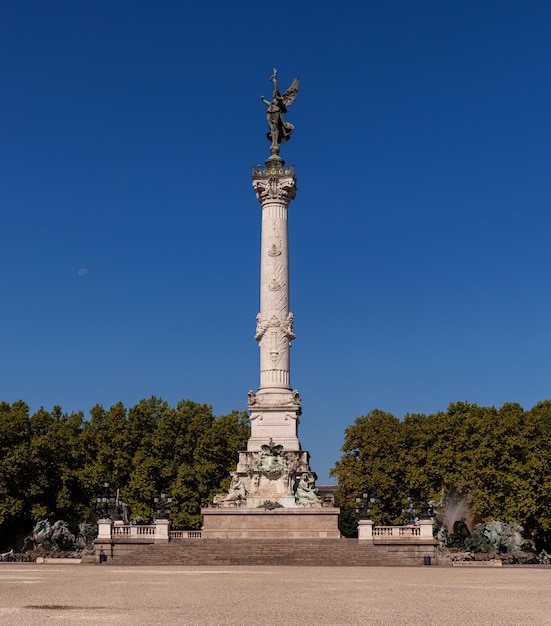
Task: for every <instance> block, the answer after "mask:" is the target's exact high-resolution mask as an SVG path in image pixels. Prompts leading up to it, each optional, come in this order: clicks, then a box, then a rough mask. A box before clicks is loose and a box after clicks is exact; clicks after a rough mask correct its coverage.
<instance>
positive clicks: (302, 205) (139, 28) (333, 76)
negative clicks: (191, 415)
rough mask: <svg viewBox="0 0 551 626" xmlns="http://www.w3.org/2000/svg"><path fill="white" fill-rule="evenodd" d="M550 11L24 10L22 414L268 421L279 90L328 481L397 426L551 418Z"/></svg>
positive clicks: (315, 427)
mask: <svg viewBox="0 0 551 626" xmlns="http://www.w3.org/2000/svg"><path fill="white" fill-rule="evenodd" d="M550 26H551V3H549V2H545V1H541V2H538V1H528V2H520V1H518V2H515V1H512V2H503V1H502V0H500V1H498V0H496V1H489V0H477V1H476V2H475V1H472V0H461V1H450V2H422V1H421V2H411V1H395V2H392V1H389V2H372V1H367V0H366V1H362V2H360V1H357V2H346V1H345V2H339V3H337V2H333V1H331V2H328V1H320V0H317V1H316V2H310V1H306V0H304V1H301V2H296V3H287V4H280V5H276V7H275V8H274V5H273V4H272V3H267V2H266V3H262V2H240V1H238V0H236V1H235V2H219V1H217V0H215V1H213V2H205V3H189V2H188V3H184V2H180V1H178V2H176V1H165V2H144V1H139V0H138V1H136V0H133V1H132V2H121V1H117V0H110V1H109V2H106V1H103V0H100V1H94V2H75V1H74V0H71V1H55V0H52V1H51V2H43V1H38V0H36V1H25V0H18V1H17V2H9V3H4V5H3V8H2V12H1V18H0V52H1V57H2V62H1V65H0V82H1V85H2V98H1V99H0V181H1V182H0V214H1V222H0V237H1V239H0V263H1V272H0V294H1V307H0V399H1V400H6V401H8V402H13V401H15V400H17V399H20V398H21V399H23V400H25V401H26V402H27V403H28V404H30V406H31V409H32V410H33V411H34V410H36V409H38V408H39V407H40V406H41V405H43V406H44V407H45V408H47V409H51V408H52V406H53V405H55V404H59V405H61V406H62V407H63V409H64V410H66V411H76V410H83V411H85V412H86V413H88V411H89V409H90V408H91V407H92V406H93V405H94V404H96V403H100V404H103V405H104V406H106V407H108V406H111V405H112V404H114V403H116V402H117V401H119V400H120V401H122V402H123V403H124V404H125V405H126V406H132V405H133V404H135V403H136V402H138V401H139V400H140V399H141V398H147V397H149V396H151V395H156V396H160V397H162V398H164V399H165V400H167V401H168V402H169V403H171V404H173V405H175V404H176V402H177V401H178V400H180V399H185V398H190V399H191V400H193V401H195V402H199V403H208V404H211V405H212V406H213V408H214V412H215V413H216V414H218V415H221V414H225V413H228V412H230V411H231V410H232V409H240V410H244V409H245V408H246V402H247V391H248V390H249V389H256V388H257V387H258V384H259V362H258V359H259V354H258V348H257V345H256V342H255V341H254V339H253V335H254V332H255V316H256V314H257V312H258V310H259V284H258V283H259V252H260V238H259V236H260V207H259V205H258V203H257V201H256V199H255V195H254V192H253V189H252V187H251V179H250V175H251V166H253V165H256V164H258V163H262V162H263V161H264V160H265V159H266V158H267V157H268V156H269V151H268V148H269V142H268V141H267V140H266V137H265V133H266V132H267V125H266V120H265V106H264V105H263V104H262V103H261V101H260V95H261V94H263V95H266V96H269V95H270V88H271V84H270V83H269V82H268V78H269V76H270V74H271V72H272V68H273V67H277V68H278V70H279V77H280V82H281V86H282V88H283V89H284V88H286V87H287V86H288V84H290V83H291V81H292V79H293V77H294V76H295V75H297V76H298V77H299V78H300V80H301V91H300V93H299V96H298V97H297V100H296V101H295V103H294V104H293V106H292V107H291V108H290V110H289V113H288V115H287V120H288V121H290V122H291V123H293V124H294V125H295V126H296V130H295V133H294V134H293V137H292V139H291V141H290V142H289V143H287V144H284V145H283V147H282V156H283V158H285V160H286V161H287V163H289V164H291V163H293V164H294V165H295V172H296V175H297V179H298V187H299V191H298V194H297V198H296V200H295V201H294V202H293V203H292V204H291V205H290V210H289V227H290V245H291V250H290V255H291V258H290V262H291V310H292V311H293V313H294V315H295V330H296V333H297V339H296V341H295V342H294V345H293V349H292V355H291V357H292V363H291V379H292V385H293V387H294V388H297V389H298V390H299V391H300V393H301V396H302V399H303V417H302V423H301V426H300V431H299V436H300V439H301V442H302V445H303V447H304V448H306V449H307V450H309V451H310V453H311V464H312V468H313V469H314V471H317V473H318V476H319V478H318V482H319V483H324V482H327V480H328V479H327V472H328V469H329V468H330V467H331V466H332V465H333V464H334V462H335V461H336V460H337V459H338V458H339V457H340V447H341V445H342V443H343V440H344V429H345V427H346V426H348V425H350V424H352V423H353V421H354V419H355V418H356V417H358V416H360V415H364V414H366V413H367V412H369V411H370V410H372V409H374V408H380V409H383V410H386V411H389V412H392V413H394V414H395V415H397V416H398V417H402V416H403V415H404V414H405V413H408V412H409V413H416V412H424V413H432V412H436V411H438V410H445V409H446V407H447V406H448V404H449V403H450V402H455V401H463V400H465V401H470V402H476V403H478V404H481V405H495V406H500V405H501V404H503V403H504V402H507V401H512V402H519V403H521V404H522V405H523V406H524V407H525V408H530V407H531V406H532V405H533V404H535V403H536V402H538V401H539V400H543V399H546V398H550V397H551V389H550V385H551V358H550V354H551V336H550V330H549V326H550V323H549V320H550V319H551V290H550V288H549V282H550V275H551V263H550V257H551V252H550V242H551V236H550V235H551V232H550V231H551V216H550V207H551V176H550V172H551V150H550V147H551V115H550V113H551V37H550Z"/></svg>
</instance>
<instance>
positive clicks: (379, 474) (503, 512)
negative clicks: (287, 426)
mask: <svg viewBox="0 0 551 626" xmlns="http://www.w3.org/2000/svg"><path fill="white" fill-rule="evenodd" d="M342 452H343V456H342V457H341V459H340V460H339V461H338V462H337V463H336V464H335V466H334V468H333V469H332V475H333V476H335V477H336V478H337V479H338V483H339V489H338V497H339V504H340V505H341V510H342V516H343V522H344V530H345V531H346V532H349V533H352V532H353V529H354V527H355V519H354V506H355V504H354V500H355V497H356V495H357V494H358V493H359V492H361V490H362V488H364V487H367V488H368V490H369V491H370V492H372V493H373V494H374V495H376V502H375V505H374V507H373V515H372V517H373V520H374V522H375V523H376V524H394V523H403V521H404V513H403V509H404V507H405V506H406V504H407V501H408V495H411V497H412V498H413V499H414V500H415V501H416V502H418V503H422V502H426V501H427V500H434V501H439V500H440V499H441V497H442V494H444V496H450V494H454V497H455V498H458V497H462V498H464V499H465V500H466V501H467V502H468V504H469V507H470V514H471V516H472V521H473V522H477V521H487V520H491V519H498V520H502V521H514V522H517V523H519V524H521V525H522V526H524V528H525V532H527V533H528V534H530V535H531V536H532V537H533V538H534V539H536V540H537V541H538V542H539V543H540V544H541V545H546V546H549V545H550V539H551V401H549V400H547V401H545V402H540V403H538V404H536V405H535V406H534V407H533V408H532V409H530V410H529V411H525V410H524V409H523V408H522V407H521V406H520V405H519V404H512V403H508V404H504V405H503V406H502V407H501V408H500V409H495V408H494V407H480V406H477V405H476V404H469V403H466V402H459V403H456V404H451V405H450V406H449V408H448V410H447V411H446V412H439V413H435V414H433V415H423V414H408V415H406V416H405V417H404V418H403V419H402V420H399V419H398V418H396V417H395V416H394V415H391V414H390V413H385V412H383V411H380V410H374V411H371V412H370V413H368V414H367V415H364V416H363V417H359V418H358V419H356V421H355V423H354V424H353V425H352V426H349V427H348V428H347V429H346V431H345V442H344V445H343V447H342Z"/></svg>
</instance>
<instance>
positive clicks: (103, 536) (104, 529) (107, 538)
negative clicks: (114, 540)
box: [95, 518, 113, 543]
mask: <svg viewBox="0 0 551 626" xmlns="http://www.w3.org/2000/svg"><path fill="white" fill-rule="evenodd" d="M112 527H113V522H112V521H111V519H110V518H107V519H103V518H102V519H99V520H98V536H97V537H96V539H95V542H96V543H101V542H109V543H111V529H112Z"/></svg>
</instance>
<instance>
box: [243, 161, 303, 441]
mask: <svg viewBox="0 0 551 626" xmlns="http://www.w3.org/2000/svg"><path fill="white" fill-rule="evenodd" d="M253 187H254V189H255V191H256V197H257V199H258V201H259V202H260V205H261V207H262V238H261V242H262V243H261V252H260V254H261V260H260V313H259V314H258V315H257V318H256V319H257V324H256V334H255V339H256V340H257V341H258V342H259V348H260V387H259V388H258V391H257V392H256V393H254V392H252V391H251V392H249V405H248V406H249V411H250V417H251V437H250V439H249V442H248V445H247V450H249V451H251V450H260V446H261V445H263V444H266V443H267V442H268V441H269V440H270V439H273V441H277V443H278V444H281V445H283V446H284V449H285V450H300V443H299V440H298V435H297V433H298V423H299V415H300V413H301V400H300V396H299V394H298V392H297V391H293V390H292V388H291V379H290V374H291V363H290V349H291V342H292V340H293V339H294V338H295V332H294V327H293V314H292V313H291V312H290V309H289V239H288V226H287V210H288V207H289V203H290V202H291V200H293V199H294V197H295V194H296V179H295V176H294V168H293V167H285V164H284V161H283V160H282V159H281V158H279V157H277V156H272V157H271V158H270V159H268V161H266V167H265V168H260V167H258V168H254V169H253Z"/></svg>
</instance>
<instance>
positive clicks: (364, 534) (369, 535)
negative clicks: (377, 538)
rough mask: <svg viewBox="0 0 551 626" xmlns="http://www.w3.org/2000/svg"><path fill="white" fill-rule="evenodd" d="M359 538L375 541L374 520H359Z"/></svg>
mask: <svg viewBox="0 0 551 626" xmlns="http://www.w3.org/2000/svg"><path fill="white" fill-rule="evenodd" d="M358 539H359V540H361V541H371V543H373V520H370V519H361V520H359V521H358Z"/></svg>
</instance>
